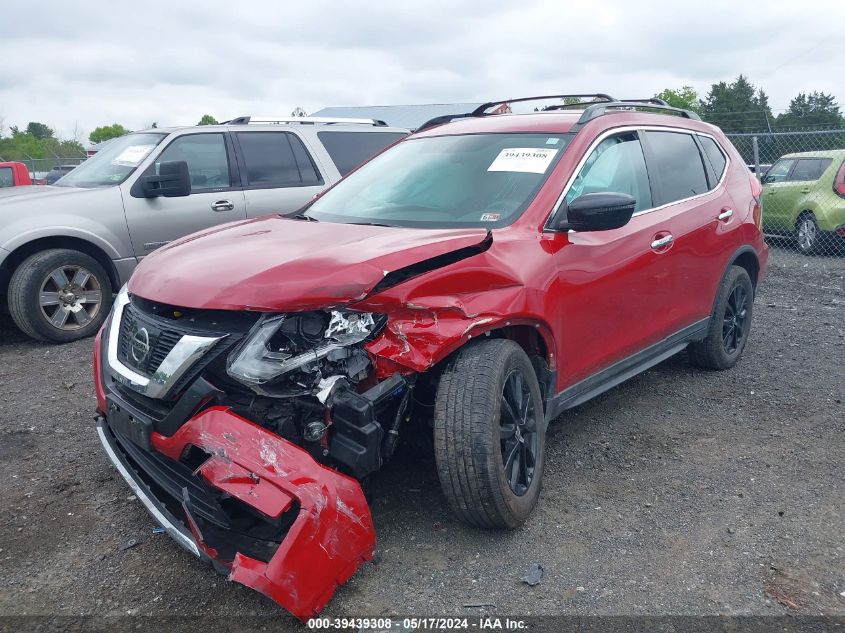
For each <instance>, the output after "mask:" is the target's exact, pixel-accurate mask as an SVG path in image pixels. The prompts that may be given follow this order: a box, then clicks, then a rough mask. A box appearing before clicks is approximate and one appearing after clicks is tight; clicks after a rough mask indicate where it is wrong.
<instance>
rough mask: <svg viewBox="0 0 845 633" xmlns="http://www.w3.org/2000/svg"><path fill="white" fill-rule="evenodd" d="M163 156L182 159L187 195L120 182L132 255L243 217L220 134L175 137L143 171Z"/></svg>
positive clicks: (165, 159)
mask: <svg viewBox="0 0 845 633" xmlns="http://www.w3.org/2000/svg"><path fill="white" fill-rule="evenodd" d="M169 161H185V162H186V163H187V164H188V172H189V173H190V176H191V194H190V195H188V196H184V197H176V198H165V197H158V198H144V197H141V194H140V188H139V187H132V186H130V184H128V183H124V185H123V186H122V187H121V192H122V194H123V203H124V206H125V208H126V221H127V223H128V226H129V234H130V236H131V238H132V247H133V249H134V252H135V256H136V257H138V258H142V257H145V256H146V255H149V254H150V253H151V252H153V251H154V250H155V249H157V248H159V247H161V246H163V245H165V244H167V243H168V242H171V241H173V240H176V239H178V238H180V237H183V236H185V235H188V234H189V233H194V232H195V231H199V230H202V229H205V228H208V227H210V226H214V225H216V224H222V223H224V222H231V221H233V220H242V219H244V218H246V205H245V202H244V194H243V190H242V188H241V186H240V182H239V178H238V171H237V166H236V165H235V161H234V160H233V152H232V148H231V144H230V141H229V140H228V139H227V135H226V134H224V133H221V132H210V133H205V132H203V133H199V134H185V135H182V136H177V137H176V138H175V139H173V140H172V141H171V142H170V143H169V144H168V145H167V146H166V147H164V149H163V150H162V151H161V153H160V154H159V155H158V156H157V157H156V158H155V160H154V161H153V163H152V164H150V166H149V167H148V168H147V169H146V170H145V171H144V174H145V175H149V174H157V173H158V170H159V165H160V164H161V163H163V162H169Z"/></svg>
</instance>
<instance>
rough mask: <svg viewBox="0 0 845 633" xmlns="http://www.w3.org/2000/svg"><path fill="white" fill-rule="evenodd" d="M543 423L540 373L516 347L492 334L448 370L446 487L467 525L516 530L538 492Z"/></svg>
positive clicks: (438, 446)
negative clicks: (490, 337) (491, 337)
mask: <svg viewBox="0 0 845 633" xmlns="http://www.w3.org/2000/svg"><path fill="white" fill-rule="evenodd" d="M545 446H546V421H545V413H544V410H543V400H542V397H541V394H540V386H539V383H538V381H537V375H536V373H535V372H534V368H533V367H532V365H531V361H530V360H529V359H528V356H526V354H525V352H524V351H523V350H522V348H521V347H519V345H517V344H516V343H514V342H513V341H509V340H505V339H489V340H484V341H481V342H478V343H473V344H470V345H468V346H467V347H465V348H463V349H462V350H460V351H459V352H458V353H457V354H456V355H455V356H454V358H453V359H452V360H450V361H449V364H448V365H447V367H446V368H445V369H444V371H443V373H442V375H441V377H440V383H439V385H438V388H437V397H436V401H435V408H434V454H435V461H436V463H437V473H438V476H439V478H440V483H441V486H442V487H443V492H444V494H445V495H446V499H447V500H448V502H449V505H450V506H451V507H452V509H453V510H454V512H455V514H457V515H458V517H459V518H460V519H461V520H462V521H464V522H465V523H469V524H470V525H474V526H477V527H484V528H506V529H511V528H515V527H517V526H519V525H521V524H522V523H523V522H524V521H525V520H526V519H527V518H528V516H529V515H530V514H531V511H532V510H533V509H534V506H535V505H537V499H538V497H539V495H540V486H541V480H542V477H543V465H544V461H545V460H544V451H545Z"/></svg>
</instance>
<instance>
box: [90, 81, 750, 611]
mask: <svg viewBox="0 0 845 633" xmlns="http://www.w3.org/2000/svg"><path fill="white" fill-rule="evenodd" d="M560 97H561V96H558V97H557V98H558V99H559V98H560ZM590 98H591V99H592V101H589V102H585V103H580V104H575V105H574V106H573V105H554V106H550V107H548V108H546V109H545V110H544V111H541V112H535V113H530V114H511V115H496V116H488V115H487V113H488V112H489V111H490V110H491V109H492V108H495V107H496V106H498V105H501V102H499V103H489V104H485V105H484V106H482V107H481V108H479V109H478V110H476V111H475V112H473V113H471V114H465V115H456V116H455V117H445V118H441V119H438V120H435V121H433V122H430V124H427V125H426V126H423V128H421V129H420V130H418V131H417V133H415V134H413V135H411V136H410V137H408V138H406V139H404V140H402V141H400V142H398V143H397V144H395V145H394V146H393V147H391V148H389V149H388V150H386V151H384V152H383V153H381V154H380V155H378V156H377V157H375V158H374V159H372V160H370V161H369V162H367V163H365V164H364V165H363V166H361V167H359V168H358V169H357V170H356V171H354V172H353V173H351V174H350V175H349V176H347V177H346V178H344V179H343V180H342V181H340V182H339V183H338V184H337V185H336V186H334V187H333V188H331V189H329V190H327V191H326V192H325V193H323V194H322V195H320V196H319V197H317V198H316V199H315V200H313V201H312V202H311V203H310V204H309V205H308V206H307V207H306V208H305V209H303V210H301V211H300V214H299V215H297V216H295V217H278V216H274V217H265V218H260V219H254V220H247V221H242V222H236V223H232V224H229V225H225V226H222V227H217V228H213V229H209V230H207V231H204V232H201V233H196V234H194V235H192V236H189V237H186V238H184V239H182V240H180V241H179V242H176V243H173V244H171V245H169V246H167V247H165V248H162V249H160V250H159V251H156V252H155V253H154V254H153V255H150V256H149V257H147V258H146V259H145V260H144V261H143V262H142V263H141V264H140V266H139V267H138V268H137V270H136V272H135V274H134V275H133V277H132V278H131V280H130V281H129V284H128V287H127V288H124V289H123V290H122V291H121V292H120V294H119V295H118V297H117V299H116V301H115V305H114V308H113V311H112V314H111V316H110V318H109V320H108V321H107V322H106V324H105V326H104V328H103V330H102V331H101V332H100V335H99V336H98V338H97V342H96V345H95V373H96V391H97V401H98V414H99V416H100V417H99V423H98V432H99V435H100V439H101V441H102V443H103V446H104V448H105V450H106V452H107V453H108V455H109V457H110V459H111V460H112V461H113V462H114V465H115V466H116V468H117V469H118V470H119V471H120V472H121V474H122V475H123V476H124V477H125V478H126V480H127V481H128V483H129V485H130V486H132V488H133V489H134V490H135V492H136V494H137V495H138V497H139V498H140V499H141V500H142V501H143V502H144V504H145V505H146V506H147V508H148V509H149V510H150V511H151V512H152V513H153V515H154V516H155V518H156V520H157V521H158V522H159V523H160V524H161V525H162V526H164V527H165V529H166V530H167V531H168V532H169V533H170V535H171V536H173V537H174V538H175V539H176V540H177V541H178V542H179V543H180V544H182V545H183V546H184V547H185V548H187V549H188V550H189V551H191V552H192V553H193V554H195V555H196V556H198V557H200V558H204V559H210V560H212V561H213V562H214V564H215V567H216V568H217V569H219V570H221V571H224V572H225V573H228V574H229V577H230V578H231V579H233V580H235V581H237V582H240V583H243V584H246V585H248V586H250V587H253V588H255V589H257V590H259V591H261V592H263V593H265V594H266V595H268V596H269V597H270V598H272V599H273V600H276V601H277V602H278V603H280V604H281V605H283V606H284V607H286V608H287V609H289V610H290V611H291V612H293V613H294V614H295V615H297V616H299V617H302V618H304V617H307V616H309V615H312V614H314V613H317V612H318V611H319V610H320V609H321V608H322V607H323V606H324V605H325V603H326V602H327V601H328V600H329V598H330V597H331V595H332V593H333V592H334V589H335V587H336V586H337V585H338V584H340V583H342V582H344V581H345V580H346V579H347V578H348V577H349V576H350V575H351V574H353V573H354V571H355V570H356V569H357V567H358V566H359V565H360V564H361V562H362V561H366V560H369V559H370V558H372V556H373V551H374V547H375V537H374V532H373V525H372V519H371V515H370V511H369V508H368V505H367V501H366V499H365V497H364V493H363V490H362V484H364V483H365V482H366V480H367V478H368V477H370V475H372V474H373V473H375V472H376V471H378V470H379V468H380V467H381V466H382V465H383V464H384V463H385V462H386V461H387V460H389V459H390V458H391V456H392V455H393V452H394V449H395V447H396V443H397V439H398V438H399V437H402V436H403V435H406V436H423V437H425V436H426V435H427V436H428V437H429V438H433V446H434V453H435V459H436V463H437V470H438V473H439V476H440V481H441V484H442V487H443V491H444V493H445V496H446V498H447V500H448V502H449V504H450V505H451V506H452V508H453V510H454V511H455V513H456V514H457V515H458V516H459V517H460V518H461V519H462V520H463V521H466V522H467V523H470V524H472V525H476V526H479V527H487V528H514V527H516V526H519V525H520V524H521V523H522V522H523V521H525V520H526V518H527V517H528V516H529V514H530V513H531V511H532V509H533V508H534V506H535V504H536V503H537V498H538V495H539V494H540V485H541V479H542V475H543V466H544V446H545V431H546V426H547V424H548V423H550V422H551V421H552V420H554V419H555V418H556V417H558V416H559V415H560V414H561V413H562V412H563V411H565V410H567V409H569V408H571V407H574V406H576V405H578V404H580V403H583V402H584V401H586V400H588V399H589V398H592V397H594V396H596V395H598V394H600V393H601V392H603V391H605V390H607V389H609V388H611V387H613V386H614V385H617V384H618V383H620V382H621V381H623V380H625V379H627V378H629V377H631V376H633V375H635V374H636V373H638V372H641V371H643V370H645V369H647V368H648V367H651V366H652V365H654V364H656V363H658V362H660V361H662V360H663V359H665V358H667V357H669V356H671V355H672V354H675V353H677V352H679V351H681V350H683V349H685V348H686V349H687V350H688V355H689V358H690V360H691V361H692V362H693V363H694V364H696V365H698V366H700V367H704V368H709V369H726V368H729V367H731V366H733V365H734V364H735V363H736V362H737V360H738V359H739V357H740V355H741V354H742V351H743V349H744V347H745V345H746V343H747V341H748V334H749V329H750V326H751V316H752V302H753V299H754V295H755V292H756V288H757V286H758V284H759V283H760V282H761V280H762V278H763V274H764V271H765V268H766V260H767V250H766V246H765V244H764V242H763V235H762V232H761V225H760V222H761V218H760V193H761V187H760V185H759V183H758V182H757V181H756V180H755V179H754V177H753V176H752V175H751V174H750V173H749V172H748V170H747V168H746V167H745V165H744V163H743V160H742V158H741V157H740V156H739V154H738V153H737V152H736V150H735V149H734V147H733V146H732V145H731V143H730V142H729V141H728V140H727V139H726V138H725V136H724V135H723V134H722V132H721V131H720V130H719V129H717V128H715V127H713V126H712V125H708V124H706V123H702V122H701V121H699V120H698V117H697V116H695V115H694V114H693V113H691V112H686V111H682V110H675V109H673V108H670V107H668V106H667V105H666V104H665V103H663V102H659V101H656V100H647V101H616V100H614V99H612V98H610V97H608V96H607V95H591V96H590ZM519 101H528V99H525V100H515V101H510V102H508V103H510V104H511V105H513V104H514V103H516V102H519ZM447 119H456V120H454V121H452V122H447Z"/></svg>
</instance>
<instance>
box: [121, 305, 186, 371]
mask: <svg viewBox="0 0 845 633" xmlns="http://www.w3.org/2000/svg"><path fill="white" fill-rule="evenodd" d="M168 325H169V324H165V323H162V319H153V318H150V317H148V316H146V315H144V314H142V313H140V312H139V311H138V310H136V309H135V308H134V307H133V306H132V305H131V304H130V305H128V306H126V307H125V308H124V310H123V319H122V320H121V323H120V333H119V337H118V348H117V349H118V351H117V357H118V359H120V361H121V362H122V363H123V364H125V365H127V366H128V367H132V368H133V369H135V370H136V371H139V372H140V373H142V374H144V375H145V376H151V375H153V374H154V373H155V372H156V370H157V369H158V368H159V367H160V366H161V363H162V361H164V359H165V357H166V356H167V355H168V354H169V353H170V351H171V350H172V349H173V347H174V346H175V345H176V343H178V342H179V339H181V338H182V332H180V331H179V329H178V328H174V327H167V326H168ZM142 328H143V329H144V330H146V336H147V337H148V344H149V352H148V353H146V354H144V355H143V356H142V355H140V354H139V353H137V352H138V350H133V343H134V341H133V338H135V337H136V336H137V334H138V332H140V330H141V329H142Z"/></svg>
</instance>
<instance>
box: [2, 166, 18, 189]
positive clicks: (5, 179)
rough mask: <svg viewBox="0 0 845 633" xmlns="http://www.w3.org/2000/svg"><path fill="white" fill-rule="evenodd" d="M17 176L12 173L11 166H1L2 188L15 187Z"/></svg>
mask: <svg viewBox="0 0 845 633" xmlns="http://www.w3.org/2000/svg"><path fill="white" fill-rule="evenodd" d="M14 186H15V177H14V175H13V174H12V168H11V167H0V188H2V187H14Z"/></svg>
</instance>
